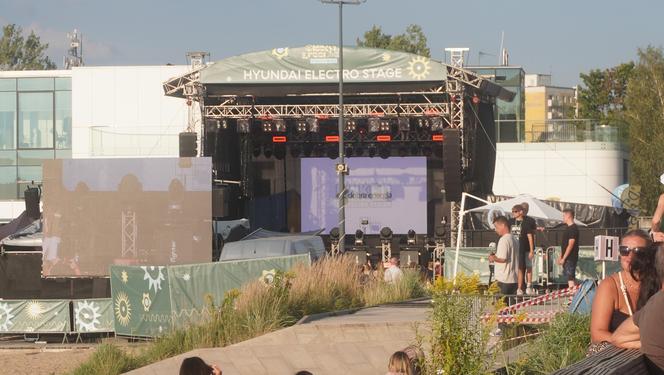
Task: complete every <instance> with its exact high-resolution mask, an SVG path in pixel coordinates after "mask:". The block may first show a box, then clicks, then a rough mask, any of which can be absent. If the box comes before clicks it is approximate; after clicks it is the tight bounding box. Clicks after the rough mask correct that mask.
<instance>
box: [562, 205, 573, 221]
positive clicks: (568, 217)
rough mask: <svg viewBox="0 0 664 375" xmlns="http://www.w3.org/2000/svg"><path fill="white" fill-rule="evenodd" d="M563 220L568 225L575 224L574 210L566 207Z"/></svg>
mask: <svg viewBox="0 0 664 375" xmlns="http://www.w3.org/2000/svg"><path fill="white" fill-rule="evenodd" d="M563 222H564V223H565V224H567V225H571V224H574V210H573V209H571V208H566V209H564V210H563Z"/></svg>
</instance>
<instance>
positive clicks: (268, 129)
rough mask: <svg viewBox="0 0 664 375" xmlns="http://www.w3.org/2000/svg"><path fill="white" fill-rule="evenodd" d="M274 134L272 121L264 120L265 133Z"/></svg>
mask: <svg viewBox="0 0 664 375" xmlns="http://www.w3.org/2000/svg"><path fill="white" fill-rule="evenodd" d="M272 132H274V124H273V123H272V121H269V120H263V133H272Z"/></svg>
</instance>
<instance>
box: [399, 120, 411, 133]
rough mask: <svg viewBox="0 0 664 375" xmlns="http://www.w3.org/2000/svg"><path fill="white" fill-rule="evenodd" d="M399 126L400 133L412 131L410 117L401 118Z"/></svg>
mask: <svg viewBox="0 0 664 375" xmlns="http://www.w3.org/2000/svg"><path fill="white" fill-rule="evenodd" d="M397 124H398V126H399V131H400V132H407V131H410V119H409V118H408V117H399V119H398V120H397Z"/></svg>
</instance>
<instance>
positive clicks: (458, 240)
mask: <svg viewBox="0 0 664 375" xmlns="http://www.w3.org/2000/svg"><path fill="white" fill-rule="evenodd" d="M465 211H466V193H463V194H462V195H461V209H460V210H459V221H458V225H459V228H457V238H456V253H455V254H454V270H453V271H452V278H453V285H456V275H457V270H458V269H459V248H460V247H461V231H462V230H463V217H464V214H465V213H466V212H465Z"/></svg>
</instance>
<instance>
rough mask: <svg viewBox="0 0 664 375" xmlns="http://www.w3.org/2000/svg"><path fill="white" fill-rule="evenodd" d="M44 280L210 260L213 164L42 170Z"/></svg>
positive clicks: (53, 163)
mask: <svg viewBox="0 0 664 375" xmlns="http://www.w3.org/2000/svg"><path fill="white" fill-rule="evenodd" d="M43 175H44V179H43V180H44V184H43V202H44V213H43V217H44V224H43V232H44V239H43V244H42V248H43V267H42V274H43V276H44V277H55V276H58V277H62V276H64V277H80V276H107V275H108V274H109V273H108V272H109V266H110V265H111V264H126V265H150V266H154V265H169V264H186V263H198V262H209V261H211V258H212V252H211V243H212V221H211V186H212V185H211V161H210V159H209V158H181V159H177V158H153V159H71V160H49V161H46V162H44V172H43Z"/></svg>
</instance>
